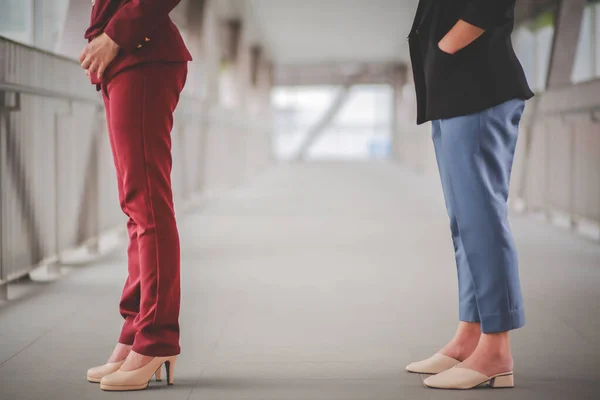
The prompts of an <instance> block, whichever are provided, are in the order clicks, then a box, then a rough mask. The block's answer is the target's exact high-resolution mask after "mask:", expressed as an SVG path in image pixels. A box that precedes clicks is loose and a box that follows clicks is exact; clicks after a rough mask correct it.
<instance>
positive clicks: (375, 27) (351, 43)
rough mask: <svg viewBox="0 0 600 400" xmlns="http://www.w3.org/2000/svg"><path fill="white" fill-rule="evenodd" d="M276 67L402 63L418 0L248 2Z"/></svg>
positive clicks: (256, 27) (249, 0) (406, 57)
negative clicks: (353, 63) (352, 63)
mask: <svg viewBox="0 0 600 400" xmlns="http://www.w3.org/2000/svg"><path fill="white" fill-rule="evenodd" d="M244 3H245V4H244V7H246V11H247V12H249V13H251V14H252V17H253V18H252V19H254V20H255V21H256V22H255V25H256V26H255V29H257V30H258V32H257V34H258V35H260V37H261V39H262V40H261V41H262V42H263V43H264V44H265V46H266V47H267V51H268V52H269V53H270V55H271V56H272V58H273V60H274V61H275V63H276V64H278V65H280V66H281V65H315V64H331V63H348V62H372V63H379V62H391V61H406V60H407V59H408V46H407V41H406V36H407V34H408V30H409V29H410V24H411V22H412V18H413V17H414V13H415V10H416V7H417V3H418V0H326V1H324V0H302V1H298V0H246V1H245V2H244Z"/></svg>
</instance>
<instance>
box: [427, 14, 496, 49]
mask: <svg viewBox="0 0 600 400" xmlns="http://www.w3.org/2000/svg"><path fill="white" fill-rule="evenodd" d="M484 32H485V31H484V30H483V29H481V28H479V27H477V26H475V25H471V24H469V23H468V22H465V21H463V20H459V21H458V22H457V23H456V25H454V27H453V28H452V29H450V31H449V32H448V33H447V34H446V36H444V37H443V38H442V40H440V42H439V43H438V46H439V48H440V50H442V51H443V52H445V53H449V54H454V53H456V52H457V51H459V50H462V49H464V48H465V47H467V46H468V45H469V44H470V43H471V42H473V41H474V40H475V39H477V38H478V37H479V36H481V35H483V33H484Z"/></svg>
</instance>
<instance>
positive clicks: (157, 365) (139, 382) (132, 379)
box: [100, 356, 177, 391]
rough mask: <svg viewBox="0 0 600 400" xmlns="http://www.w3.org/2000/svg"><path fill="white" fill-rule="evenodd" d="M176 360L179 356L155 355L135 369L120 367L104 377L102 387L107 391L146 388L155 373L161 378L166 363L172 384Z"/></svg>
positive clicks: (168, 381)
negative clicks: (127, 369) (126, 369)
mask: <svg viewBox="0 0 600 400" xmlns="http://www.w3.org/2000/svg"><path fill="white" fill-rule="evenodd" d="M175 360H177V356H170V357H154V358H153V359H152V360H151V361H150V362H149V363H148V364H146V365H144V366H143V367H142V368H139V369H136V370H133V371H122V370H120V369H119V370H118V371H116V372H113V373H112V374H110V375H106V376H105V377H103V378H102V380H101V381H100V389H102V390H107V391H130V390H143V389H146V388H147V387H148V384H149V383H150V380H151V379H152V376H153V375H155V374H157V380H159V379H158V377H159V376H160V370H161V368H162V365H163V364H165V366H166V368H167V384H168V385H172V384H173V378H174V377H173V372H174V370H175Z"/></svg>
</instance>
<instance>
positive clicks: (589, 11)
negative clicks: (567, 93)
mask: <svg viewBox="0 0 600 400" xmlns="http://www.w3.org/2000/svg"><path fill="white" fill-rule="evenodd" d="M593 11H594V10H593V8H592V6H588V7H586V8H585V10H584V13H583V20H582V22H581V29H580V31H579V41H578V42H577V53H576V56H575V64H574V66H573V72H572V75H571V81H572V82H573V83H577V82H583V81H587V80H590V79H592V78H593V76H594V57H595V54H594V53H595V51H594V46H593V43H594V40H593V36H592V35H593V30H592V27H593V23H594V20H593V19H594V15H593V14H594V13H593Z"/></svg>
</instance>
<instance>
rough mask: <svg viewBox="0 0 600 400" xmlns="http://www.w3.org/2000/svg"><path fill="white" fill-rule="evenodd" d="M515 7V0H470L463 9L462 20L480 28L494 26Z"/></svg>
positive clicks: (487, 28) (504, 18)
mask: <svg viewBox="0 0 600 400" xmlns="http://www.w3.org/2000/svg"><path fill="white" fill-rule="evenodd" d="M514 7H515V0H471V1H469V3H468V4H467V7H466V8H465V10H464V11H463V13H462V15H461V18H460V19H462V20H463V21H466V22H468V23H470V24H471V25H475V26H477V27H479V28H481V29H484V30H489V29H492V28H495V27H496V26H498V25H499V24H501V23H502V22H503V21H505V20H506V18H507V17H508V16H509V14H510V15H511V16H512V13H511V11H512V10H513V9H514Z"/></svg>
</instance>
